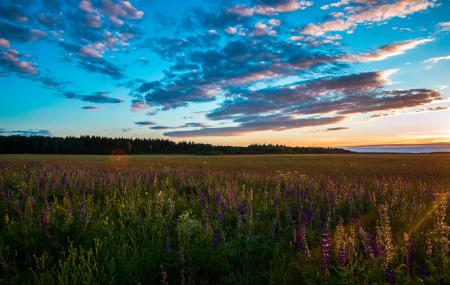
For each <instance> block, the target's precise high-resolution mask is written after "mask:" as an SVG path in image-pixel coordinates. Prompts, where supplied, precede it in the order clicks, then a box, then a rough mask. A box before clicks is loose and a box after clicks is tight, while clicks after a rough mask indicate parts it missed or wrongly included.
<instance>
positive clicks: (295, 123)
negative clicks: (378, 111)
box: [164, 115, 344, 137]
mask: <svg viewBox="0 0 450 285" xmlns="http://www.w3.org/2000/svg"><path fill="white" fill-rule="evenodd" d="M343 119H344V117H322V118H299V119H298V118H293V117H290V116H286V115H274V116H266V117H256V118H253V119H252V120H248V121H246V122H243V123H241V124H240V125H238V126H233V127H221V128H202V129H198V130H190V131H173V132H166V133H164V135H165V136H168V137H202V136H236V135H243V134H246V133H250V132H256V131H267V130H275V131H282V130H288V129H297V128H305V127H312V126H321V125H327V124H334V123H337V122H340V121H342V120H343Z"/></svg>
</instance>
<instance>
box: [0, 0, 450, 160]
mask: <svg viewBox="0 0 450 285" xmlns="http://www.w3.org/2000/svg"><path fill="white" fill-rule="evenodd" d="M449 75H450V1H447V0H397V1H390V0H333V1H320V0H311V1H302V0H248V1H232V0H227V1H225V0H218V1H200V0H196V1H194V0H185V1H178V0H164V1H161V0H136V1H131V0H130V1H124V0H81V1H80V0H66V1H63V0H42V1H37V0H14V1H10V0H2V1H1V3H0V90H1V92H0V135H14V134H19V135H44V136H80V135H99V136H109V137H151V138H168V139H172V140H176V141H180V140H189V141H196V142H207V143H212V144H226V145H248V144H251V143H276V144H285V145H290V146H306V145H307V146H346V147H348V146H352V147H353V148H352V149H354V150H358V149H362V150H364V149H365V150H379V149H384V150H397V149H403V150H405V149H406V150H409V151H412V152H420V151H424V150H429V151H430V150H432V151H450V109H449V107H450V87H449V85H450V76H449Z"/></svg>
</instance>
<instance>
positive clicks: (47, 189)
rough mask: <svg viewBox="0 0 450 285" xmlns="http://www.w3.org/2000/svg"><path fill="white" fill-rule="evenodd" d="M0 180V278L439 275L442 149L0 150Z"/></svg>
mask: <svg viewBox="0 0 450 285" xmlns="http://www.w3.org/2000/svg"><path fill="white" fill-rule="evenodd" d="M0 187H1V197H0V218H1V219H0V283H4V284H450V267H449V245H450V243H449V239H448V238H449V232H450V228H449V221H450V214H449V212H450V211H449V210H448V200H449V197H450V155H445V154H441V155H438V154H436V155H432V154H429V155H404V154H398V155H397V154H390V155H387V154H378V155H369V154H344V155H341V154H340V155H253V156H251V155H247V156H245V155H241V156H187V155H186V156H183V155H173V156H170V155H167V156H162V155H161V156H157V155H154V156H75V155H74V156H64V155H53V156H46V155H2V156H0Z"/></svg>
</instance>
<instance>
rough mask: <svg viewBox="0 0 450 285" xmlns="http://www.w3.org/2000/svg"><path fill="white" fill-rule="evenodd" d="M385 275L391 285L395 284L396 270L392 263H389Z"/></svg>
mask: <svg viewBox="0 0 450 285" xmlns="http://www.w3.org/2000/svg"><path fill="white" fill-rule="evenodd" d="M385 276H386V281H387V282H388V283H389V284H390V285H393V284H395V272H394V269H393V268H392V265H388V267H387V268H386V271H385Z"/></svg>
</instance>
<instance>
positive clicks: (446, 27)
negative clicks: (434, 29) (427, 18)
mask: <svg viewBox="0 0 450 285" xmlns="http://www.w3.org/2000/svg"><path fill="white" fill-rule="evenodd" d="M438 27H439V29H440V31H441V32H447V31H450V21H448V22H440V23H438Z"/></svg>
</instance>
